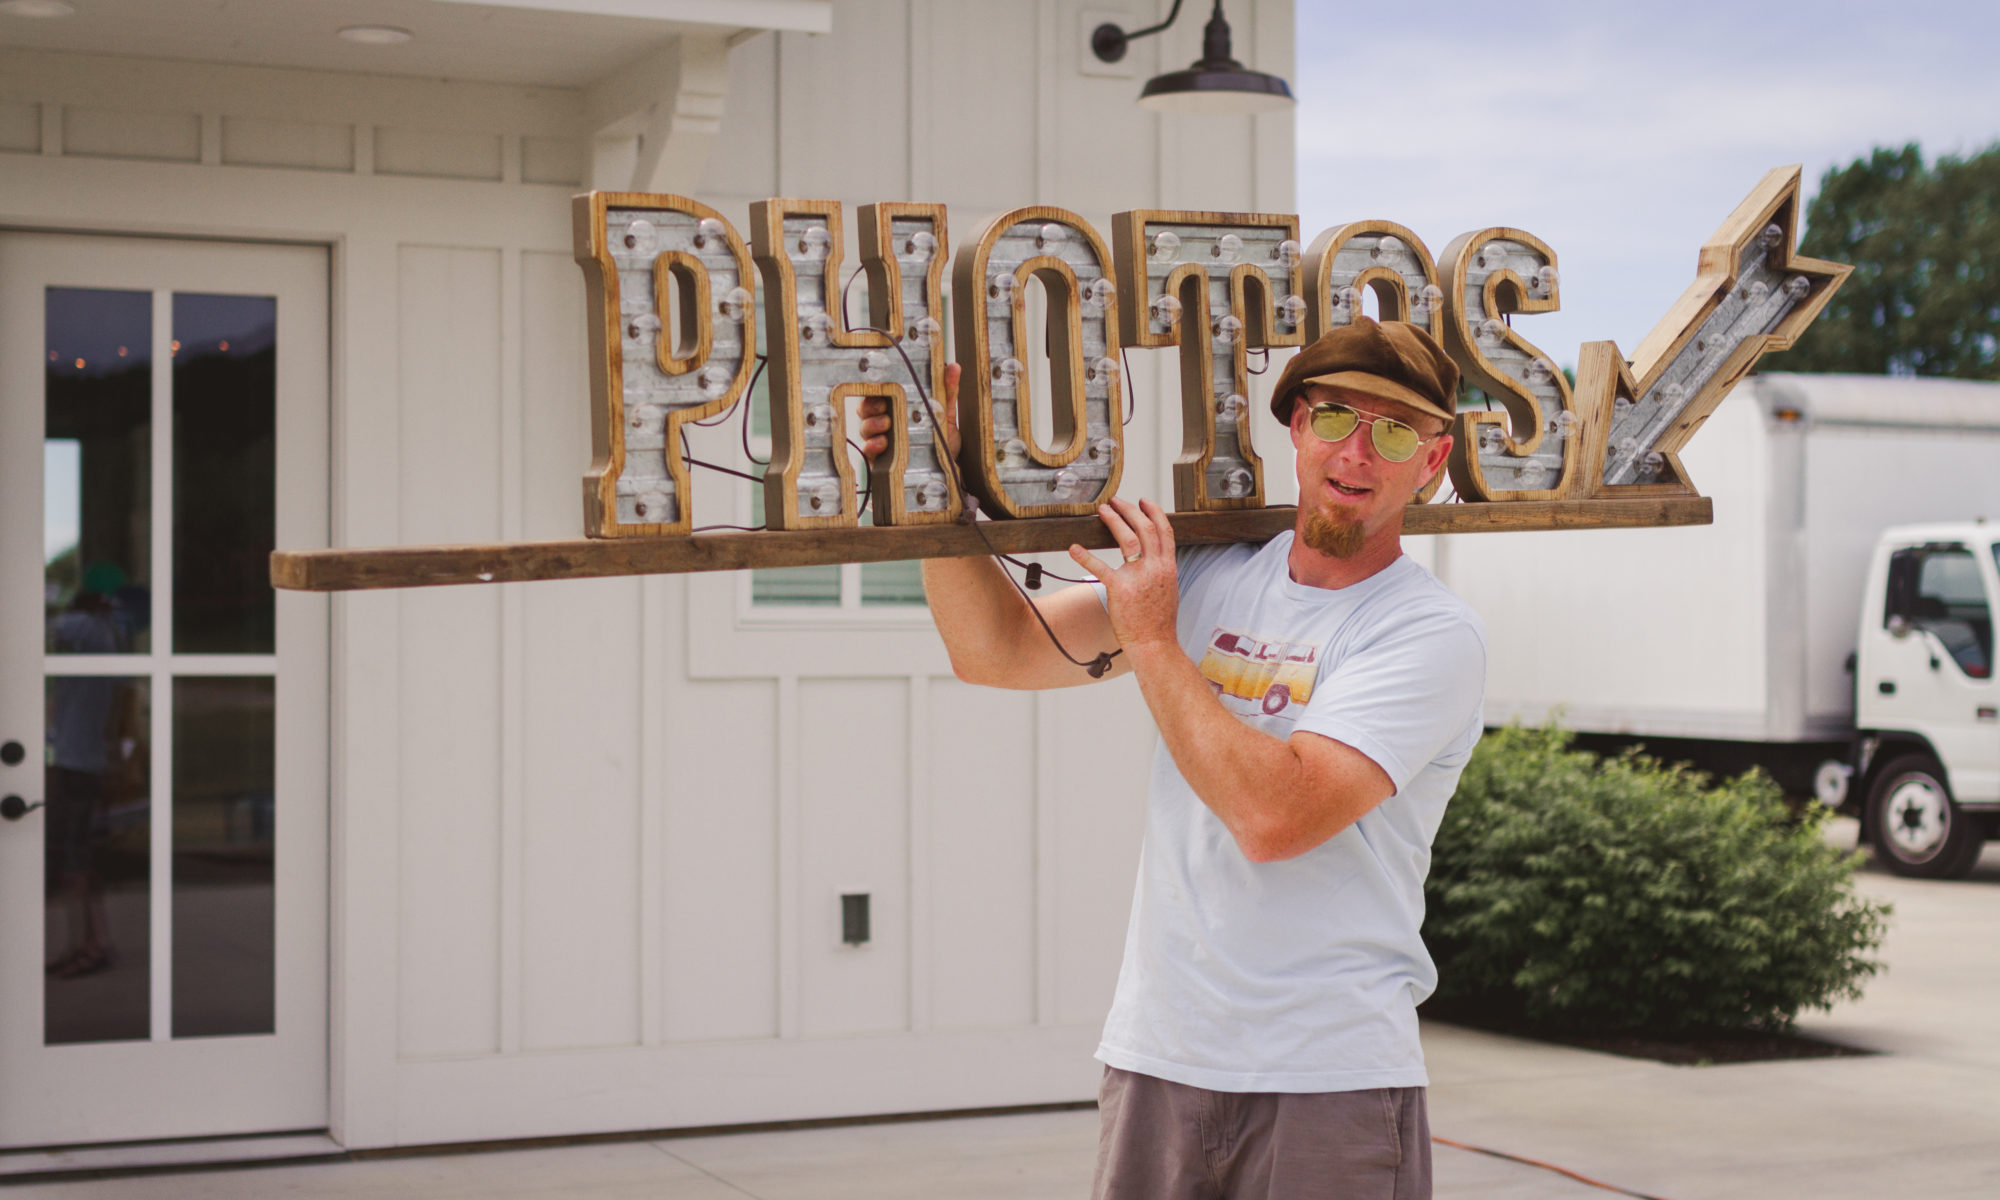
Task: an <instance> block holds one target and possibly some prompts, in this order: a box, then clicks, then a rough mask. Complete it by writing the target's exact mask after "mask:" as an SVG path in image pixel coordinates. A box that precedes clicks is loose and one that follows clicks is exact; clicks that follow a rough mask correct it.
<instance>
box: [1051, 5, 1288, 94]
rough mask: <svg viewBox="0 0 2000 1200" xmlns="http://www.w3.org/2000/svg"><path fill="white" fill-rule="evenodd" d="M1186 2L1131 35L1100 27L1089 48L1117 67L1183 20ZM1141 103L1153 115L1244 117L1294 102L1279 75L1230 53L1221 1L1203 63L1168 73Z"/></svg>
mask: <svg viewBox="0 0 2000 1200" xmlns="http://www.w3.org/2000/svg"><path fill="white" fill-rule="evenodd" d="M1181 3H1182V0H1174V6H1173V8H1171V9H1169V10H1168V11H1167V19H1166V20H1164V21H1162V22H1160V23H1159V24H1158V25H1149V26H1147V27H1146V28H1144V29H1135V30H1132V31H1131V32H1130V33H1127V32H1126V31H1125V30H1123V29H1120V28H1119V27H1118V26H1116V25H1112V24H1110V23H1108V22H1107V23H1106V24H1103V25H1099V26H1098V27H1097V28H1096V29H1094V30H1092V31H1091V34H1090V49H1091V52H1092V53H1094V54H1096V55H1097V57H1098V58H1099V59H1100V60H1101V61H1103V62H1108V63H1110V62H1117V61H1118V60H1120V59H1122V58H1124V57H1125V49H1126V47H1127V46H1128V45H1129V44H1130V43H1131V41H1132V39H1134V38H1142V37H1147V36H1150V35H1152V34H1155V33H1158V32H1160V31H1161V30H1162V29H1165V28H1167V27H1168V26H1170V25H1172V24H1173V23H1174V20H1175V19H1176V18H1177V17H1179V16H1180V15H1181ZM1139 103H1140V104H1141V105H1143V106H1144V107H1146V108H1150V109H1152V110H1153V111H1154V112H1187V113H1220V114H1224V115H1239V114H1242V113H1259V112H1272V111H1275V110H1277V109H1281V108H1285V107H1287V106H1289V105H1290V104H1292V103H1293V101H1292V89H1291V88H1290V87H1288V86H1286V84H1285V81H1284V80H1282V79H1280V78H1278V77H1277V76H1276V75H1266V74H1265V73H1264V72H1262V71H1253V70H1251V69H1250V68H1248V67H1246V66H1244V65H1243V64H1242V63H1240V62H1237V61H1236V59H1235V58H1234V57H1232V56H1231V54H1230V48H1229V22H1228V21H1227V20H1226V19H1224V17H1223V15H1222V0H1215V12H1214V13H1213V14H1212V15H1211V16H1210V17H1209V18H1208V28H1207V29H1206V30H1205V31H1204V32H1203V34H1202V39H1201V59H1200V60H1199V61H1198V62H1195V63H1194V64H1192V65H1191V66H1189V67H1188V68H1187V69H1185V70H1181V71H1168V72H1167V73H1166V74H1164V75H1155V76H1154V77H1153V78H1151V79H1149V80H1147V81H1146V86H1145V88H1144V89H1143V90H1141V91H1140V93H1139Z"/></svg>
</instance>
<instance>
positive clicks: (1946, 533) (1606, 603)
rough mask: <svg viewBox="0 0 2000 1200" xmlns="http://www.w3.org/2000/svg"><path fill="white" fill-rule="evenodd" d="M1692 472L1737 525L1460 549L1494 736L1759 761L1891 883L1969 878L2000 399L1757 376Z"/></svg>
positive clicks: (1982, 764) (1984, 800)
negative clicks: (1844, 819) (1546, 736)
mask: <svg viewBox="0 0 2000 1200" xmlns="http://www.w3.org/2000/svg"><path fill="white" fill-rule="evenodd" d="M1682 458H1683V460H1684V461H1685V462H1686V464H1687V468H1688V472H1689V475H1690V477H1691V478H1692V480H1693V481H1694V484H1695V486H1696V487H1697V488H1699V489H1700V490H1701V491H1702V492H1704V493H1705V494H1707V495H1709V496H1711V497H1713V499H1714V502H1715V523H1714V524H1713V525H1708V526H1696V527H1689V528H1673V529H1647V530H1616V531H1598V532H1570V531H1564V532H1555V533H1515V534H1509V535H1508V536H1506V537H1490V536H1488V535H1485V534H1457V535H1451V536H1448V537H1440V538H1438V539H1436V542H1437V544H1436V546H1435V548H1434V559H1433V561H1434V564H1435V569H1436V571H1437V572H1438V574H1439V576H1440V577H1441V578H1443V579H1444V580H1445V582H1446V583H1447V584H1449V585H1450V586H1451V588H1452V589H1453V590H1454V591H1456V592H1457V593H1458V594H1459V595H1460V596H1463V597H1464V598H1465V599H1466V600H1467V601H1468V602H1469V603H1471V604H1472V606H1473V607H1474V608H1476V609H1477V610H1478V611H1479V613H1480V615H1481V616H1482V617H1484V619H1485V621H1486V625H1487V631H1488V641H1489V653H1490V657H1489V659H1488V676H1487V700H1486V713H1487V721H1488V723H1489V724H1505V723H1506V722H1508V721H1511V720H1521V721H1525V722H1530V723H1532V722H1538V721H1542V720H1546V719H1549V718H1552V717H1553V718H1555V719H1558V720H1559V721H1561V723H1563V724H1564V725H1566V726H1568V727H1569V728H1572V729H1575V730H1577V731H1578V732H1579V734H1580V735H1581V737H1580V741H1581V742H1582V743H1583V744H1585V745H1586V746H1595V747H1597V748H1611V747H1614V746H1616V745H1619V744H1624V743H1630V742H1633V741H1638V742H1643V743H1645V744H1646V746H1647V748H1648V750H1649V752H1651V753H1653V754H1655V755H1657V756H1659V757H1662V758H1666V759H1670V760H1686V761H1691V762H1693V763H1694V764H1695V765H1696V766H1698V767H1701V768H1703V769H1705V770H1710V771H1714V772H1717V773H1732V772H1735V771H1738V770H1741V769H1743V768H1745V767H1748V766H1751V765H1760V766H1763V767H1764V768H1765V769H1767V770H1768V771H1770V772H1771V774H1772V775H1773V776H1774V777H1775V778H1776V779H1777V780H1778V782H1779V783H1780V784H1781V785H1782V786H1783V787H1784V788H1785V790H1786V791H1787V792H1788V793H1791V794H1793V795H1799V796H1803V795H1806V794H1809V793H1816V794H1818V795H1819V797H1820V798H1821V800H1823V801H1826V802H1829V803H1832V804H1835V805H1836V806H1840V807H1843V808H1845V809H1846V810H1848V811H1852V812H1854V813H1855V814H1856V815H1859V816H1863V817H1864V821H1863V830H1862V837H1863V839H1864V840H1866V841H1868V842H1870V843H1872V844H1873V845H1874V846H1875V848H1876V850H1877V852H1878V854H1880V855H1881V856H1882V858H1883V859H1884V861H1885V862H1887V863H1888V865H1889V866H1890V867H1891V868H1893V869H1896V870H1899V871H1903V872H1905V873H1910V874H1922V875H1936V876H1949V875H1957V874H1963V873H1964V872H1965V871H1967V870H1969V869H1970V868H1971V865H1972V863H1973V861H1974V860H1975V859H1976V858H1977V855H1978V851H1979V845H1980V843H1981V842H1982V841H1983V840H1984V838H1985V837H1987V836H1988V835H1992V834H2000V711H1996V710H1997V709H2000V683H1996V681H1995V680H1994V678H1993V673H1992V668H1991V663H1992V660H1993V625H1992V613H1993V611H1994V608H1995V605H1996V601H2000V575H1996V563H1995V555H1994V548H1993V545H1994V541H1995V538H1996V537H2000V384H1988V383H1976V382H1966V381H1959V380H1933V379H1909V378H1896V377H1884V376H1852V375H1783V374H1770V375H1759V376H1754V377H1752V378H1750V379H1748V380H1745V381H1744V382H1743V383H1742V384H1741V385H1739V386H1738V387H1737V389H1736V390H1735V391H1734V392H1733V393H1732V394H1731V395H1730V396H1729V397H1728V398H1727V399H1726V400H1724V401H1723V403H1722V404H1721V406H1720V407H1719V408H1718V409H1717V410H1716V412H1715V414H1714V415H1713V416H1712V417H1710V419H1709V421H1708V423H1707V425H1705V426H1704V427H1703V428H1702V430H1701V431H1700V433H1698V434H1697V435H1696V436H1695V438H1694V439H1693V440H1692V441H1691V442H1690V443H1689V445H1688V448H1687V450H1686V451H1685V452H1684V453H1683V454H1682ZM1987 517H1991V518H1993V520H1994V524H1991V525H1988V524H1984V523H1983V522H1984V519H1985V518H1987ZM1915 523H1924V525H1923V527H1921V528H1909V529H1906V528H1902V527H1904V526H1910V525H1913V524H1915ZM1933 664H1935V665H1934V666H1933ZM1857 691H1859V693H1860V695H1861V703H1860V704H1859V706H1858V710H1857V703H1856V698H1857ZM1961 710H1962V711H1961ZM1828 764H1832V765H1828Z"/></svg>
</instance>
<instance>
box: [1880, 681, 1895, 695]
mask: <svg viewBox="0 0 2000 1200" xmlns="http://www.w3.org/2000/svg"><path fill="white" fill-rule="evenodd" d="M1875 690H1876V691H1878V692H1880V693H1882V694H1883V695H1884V696H1893V695H1895V694H1896V681H1895V680H1893V679H1884V680H1883V681H1882V682H1880V683H1878V684H1876V685H1875Z"/></svg>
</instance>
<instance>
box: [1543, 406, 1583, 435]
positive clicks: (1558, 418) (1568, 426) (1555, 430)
mask: <svg viewBox="0 0 2000 1200" xmlns="http://www.w3.org/2000/svg"><path fill="white" fill-rule="evenodd" d="M1576 426H1577V415H1576V414H1575V413H1573V412H1571V411H1570V410H1568V409H1566V408H1565V409H1563V410H1562V411H1561V412H1559V413H1557V414H1556V415H1555V416H1553V417H1551V418H1549V432H1550V433H1551V434H1553V435H1554V436H1555V439H1556V440H1557V441H1559V442H1560V441H1562V440H1564V439H1565V438H1567V437H1569V435H1570V434H1572V433H1575V432H1576Z"/></svg>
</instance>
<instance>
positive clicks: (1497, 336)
mask: <svg viewBox="0 0 2000 1200" xmlns="http://www.w3.org/2000/svg"><path fill="white" fill-rule="evenodd" d="M1506 339H1507V326H1506V324H1505V323H1504V322H1502V321H1500V320H1499V319H1498V318H1495V317H1488V318H1486V319H1485V320H1484V321H1481V322H1480V323H1479V340H1480V341H1481V342H1484V343H1485V344H1486V345H1488V346H1498V345H1499V344H1500V343H1501V342H1503V341H1505V340H1506Z"/></svg>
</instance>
